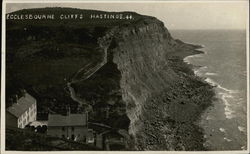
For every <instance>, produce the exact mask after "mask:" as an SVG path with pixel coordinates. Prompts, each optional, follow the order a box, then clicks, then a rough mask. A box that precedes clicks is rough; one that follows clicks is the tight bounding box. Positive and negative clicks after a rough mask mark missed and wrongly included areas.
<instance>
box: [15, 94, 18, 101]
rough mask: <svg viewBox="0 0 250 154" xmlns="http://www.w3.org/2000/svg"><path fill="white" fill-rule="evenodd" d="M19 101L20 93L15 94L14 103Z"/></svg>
mask: <svg viewBox="0 0 250 154" xmlns="http://www.w3.org/2000/svg"><path fill="white" fill-rule="evenodd" d="M17 102H18V95H15V96H14V103H17Z"/></svg>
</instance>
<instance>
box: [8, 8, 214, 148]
mask: <svg viewBox="0 0 250 154" xmlns="http://www.w3.org/2000/svg"><path fill="white" fill-rule="evenodd" d="M27 13H28V14H32V13H36V14H37V13H43V14H46V13H47V14H49V13H50V14H51V13H54V14H56V15H59V14H67V13H71V14H74V13H82V14H84V15H85V18H86V20H84V21H80V20H76V19H72V20H63V21H57V20H37V21H34V22H30V21H28V20H7V34H6V36H7V72H6V79H7V83H6V88H7V98H10V97H12V95H14V94H15V93H18V91H19V89H21V88H25V89H27V91H28V92H30V93H32V95H33V96H35V97H36V98H37V99H38V110H39V112H40V113H46V112H47V111H48V110H52V111H53V112H57V113H62V114H63V113H65V108H66V106H68V105H70V106H71V109H72V110H73V111H72V112H79V106H80V105H79V104H80V101H84V103H82V104H85V103H86V104H88V106H90V107H89V108H88V112H89V115H90V116H89V118H90V121H93V122H99V123H103V124H105V125H108V126H111V127H112V128H114V129H117V130H126V131H127V134H128V136H129V137H126V141H127V145H126V146H125V147H124V149H120V150H125V149H126V150H204V148H203V145H202V144H203V134H202V130H201V129H200V128H199V127H198V126H197V125H196V124H195V122H196V121H197V120H198V119H199V116H200V114H201V113H202V111H204V110H205V109H206V107H208V106H209V105H210V104H211V99H212V98H213V96H214V92H213V90H212V87H211V86H210V85H209V84H207V83H206V82H204V81H203V80H202V79H200V78H199V77H197V76H195V75H194V73H193V71H192V66H190V65H188V64H186V63H184V62H183V58H184V57H186V56H188V55H192V54H200V53H202V52H201V51H197V50H195V49H197V48H200V46H198V45H191V44H186V43H183V42H182V41H180V40H176V39H174V38H172V36H171V34H170V33H169V31H168V30H167V28H166V27H164V24H163V22H161V21H159V20H158V19H156V18H155V17H149V16H143V15H139V14H137V13H133V12H122V13H124V14H128V15H132V16H133V18H132V19H130V20H125V19H124V20H117V19H116V20H115V19H114V20H110V19H105V20H104V19H90V18H89V16H90V14H98V13H99V14H100V13H107V12H102V11H93V10H80V9H71V8H43V9H27V10H21V11H17V12H13V13H12V14H27ZM109 13H110V14H111V13H114V12H109ZM71 88H73V89H71ZM73 94H74V95H73ZM72 96H73V97H72ZM79 100H80V101H79ZM6 103H7V106H8V105H9V104H8V103H9V102H8V101H7V102H6ZM81 108H82V109H86V107H85V106H84V105H83V106H81ZM38 118H41V119H42V118H45V119H46V116H45V117H44V116H40V117H38Z"/></svg>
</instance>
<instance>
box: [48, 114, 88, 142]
mask: <svg viewBox="0 0 250 154" xmlns="http://www.w3.org/2000/svg"><path fill="white" fill-rule="evenodd" d="M91 132H92V130H89V129H88V114H87V113H82V114H70V112H69V113H68V114H67V115H66V116H65V115H60V114H49V117H48V132H47V134H48V135H50V136H55V137H60V138H66V139H71V140H74V141H79V142H86V143H92V142H93V137H92V136H93V134H92V133H91Z"/></svg>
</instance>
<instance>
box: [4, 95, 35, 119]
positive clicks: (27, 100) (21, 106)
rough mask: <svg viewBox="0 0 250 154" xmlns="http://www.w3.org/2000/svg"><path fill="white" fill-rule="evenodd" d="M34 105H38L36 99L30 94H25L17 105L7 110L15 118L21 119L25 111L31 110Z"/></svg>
mask: <svg viewBox="0 0 250 154" xmlns="http://www.w3.org/2000/svg"><path fill="white" fill-rule="evenodd" d="M33 104H36V99H35V98H34V97H32V96H31V95H30V94H28V93H25V94H24V96H23V97H21V98H19V99H18V100H17V103H15V104H13V105H12V106H10V107H8V108H7V111H8V112H10V113H11V114H12V115H14V116H15V117H17V118H18V117H20V116H21V115H22V114H23V113H24V112H25V111H27V110H28V109H29V107H31V106H32V105H33Z"/></svg>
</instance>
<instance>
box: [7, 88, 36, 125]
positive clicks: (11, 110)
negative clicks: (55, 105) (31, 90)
mask: <svg viewBox="0 0 250 154" xmlns="http://www.w3.org/2000/svg"><path fill="white" fill-rule="evenodd" d="M36 116H37V103H36V99H35V98H34V97H32V96H31V95H30V94H28V93H27V92H25V93H24V95H23V96H22V97H20V98H19V99H17V100H16V102H15V103H14V104H12V105H11V106H10V107H8V108H7V109H6V126H7V127H8V126H9V127H17V128H24V127H25V126H26V125H27V124H29V123H30V122H33V121H36Z"/></svg>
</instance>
